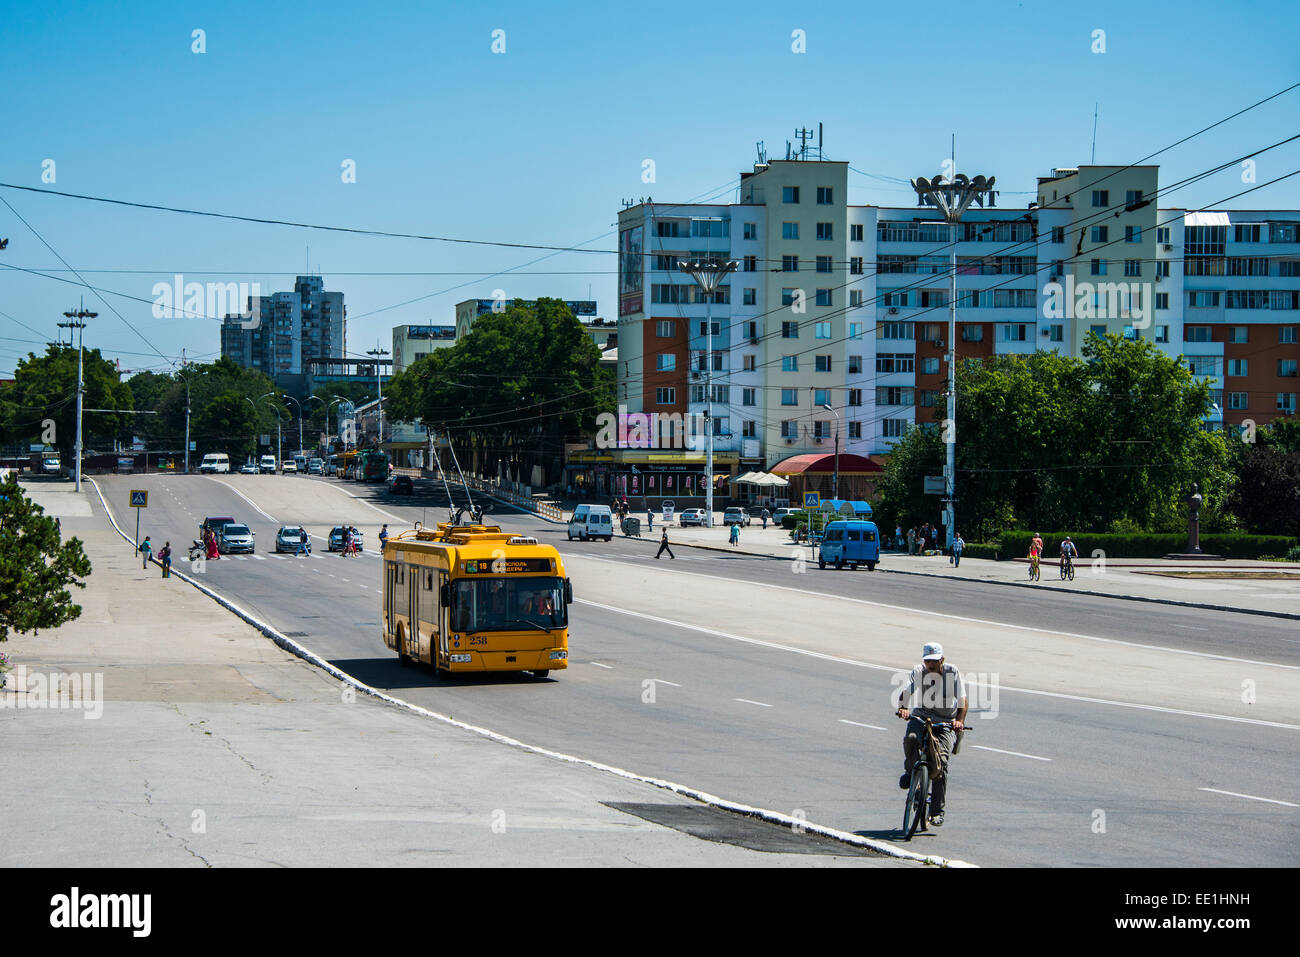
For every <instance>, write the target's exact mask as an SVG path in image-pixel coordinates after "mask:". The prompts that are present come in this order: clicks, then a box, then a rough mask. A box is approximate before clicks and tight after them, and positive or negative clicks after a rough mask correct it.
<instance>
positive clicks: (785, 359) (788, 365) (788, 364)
mask: <svg viewBox="0 0 1300 957" xmlns="http://www.w3.org/2000/svg"><path fill="white" fill-rule="evenodd" d="M781 371H782V372H798V371H799V357H798V356H782V357H781Z"/></svg>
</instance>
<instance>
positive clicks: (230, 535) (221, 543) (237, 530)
mask: <svg viewBox="0 0 1300 957" xmlns="http://www.w3.org/2000/svg"><path fill="white" fill-rule="evenodd" d="M254 535H255V533H254V531H253V530H252V529H251V528H249V527H248V526H247V525H237V524H235V523H233V522H232V523H231V524H229V525H227V526H226V527H225V528H223V529H222V530H221V537H220V538H219V539H218V540H217V547H218V549H219V550H220V551H221V552H224V553H225V554H228V555H229V554H233V553H234V552H248V554H250V555H251V554H253V552H254V551H255V549H254V546H253V536H254Z"/></svg>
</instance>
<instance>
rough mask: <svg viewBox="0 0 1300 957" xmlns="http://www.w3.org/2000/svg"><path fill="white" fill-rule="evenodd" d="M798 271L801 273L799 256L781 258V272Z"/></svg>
mask: <svg viewBox="0 0 1300 957" xmlns="http://www.w3.org/2000/svg"><path fill="white" fill-rule="evenodd" d="M798 271H799V257H798V256H782V257H781V272H798Z"/></svg>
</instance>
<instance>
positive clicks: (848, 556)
mask: <svg viewBox="0 0 1300 957" xmlns="http://www.w3.org/2000/svg"><path fill="white" fill-rule="evenodd" d="M878 561H880V532H879V531H878V530H877V529H876V523H875V522H863V521H858V520H845V521H837V522H828V523H827V525H826V531H825V534H824V535H823V536H822V541H821V546H820V548H819V551H818V553H817V565H818V567H820V568H825V567H826V566H827V564H832V565H834V566H835V567H836V568H843V567H844V566H845V565H848V566H849V568H857V567H858V566H859V565H866V566H867V569H868V570H869V571H873V572H874V571H875V570H876V562H878Z"/></svg>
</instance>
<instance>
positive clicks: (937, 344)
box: [932, 339, 948, 349]
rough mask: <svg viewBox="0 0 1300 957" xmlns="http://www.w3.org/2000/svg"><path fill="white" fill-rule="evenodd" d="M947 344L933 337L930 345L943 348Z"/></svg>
mask: <svg viewBox="0 0 1300 957" xmlns="http://www.w3.org/2000/svg"><path fill="white" fill-rule="evenodd" d="M947 344H948V343H946V342H944V341H943V340H942V339H935V340H934V342H933V343H932V345H933V346H934V347H935V348H936V349H942V348H943V347H944V346H946V345H947Z"/></svg>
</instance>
